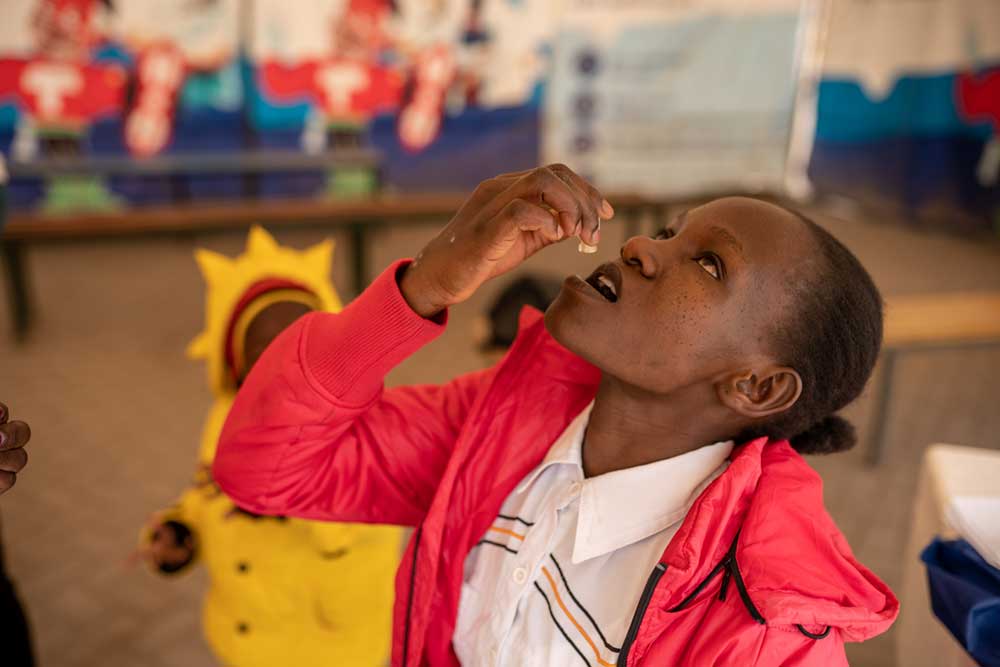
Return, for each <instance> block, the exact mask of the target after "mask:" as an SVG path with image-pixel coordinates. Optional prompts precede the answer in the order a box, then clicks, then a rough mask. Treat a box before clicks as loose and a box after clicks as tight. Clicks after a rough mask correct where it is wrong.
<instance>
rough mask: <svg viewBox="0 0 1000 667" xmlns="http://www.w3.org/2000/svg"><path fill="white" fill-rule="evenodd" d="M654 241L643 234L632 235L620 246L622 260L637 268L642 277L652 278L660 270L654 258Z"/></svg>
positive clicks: (627, 264)
mask: <svg viewBox="0 0 1000 667" xmlns="http://www.w3.org/2000/svg"><path fill="white" fill-rule="evenodd" d="M655 246H656V243H655V242H654V241H653V239H651V238H648V237H645V236H633V237H632V238H630V239H629V240H628V241H626V242H625V245H623V246H622V250H621V256H622V261H623V262H625V265H626V266H631V267H632V268H634V269H637V270H638V271H639V273H641V274H642V277H643V278H649V279H653V278H655V277H656V275H657V274H658V273H659V272H660V263H659V262H658V261H657V258H656V247H655Z"/></svg>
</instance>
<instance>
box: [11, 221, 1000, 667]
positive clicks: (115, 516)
mask: <svg viewBox="0 0 1000 667" xmlns="http://www.w3.org/2000/svg"><path fill="white" fill-rule="evenodd" d="M612 228H613V226H609V231H608V232H607V233H606V234H605V239H606V241H605V244H604V250H603V252H604V253H606V254H610V253H611V252H612V248H613V247H615V241H616V239H615V234H614V233H613V232H611V231H610V229H612ZM831 229H833V231H834V232H835V233H837V234H838V235H840V236H841V237H842V238H843V239H844V240H845V241H846V242H847V243H848V244H849V245H850V246H851V247H852V248H854V249H855V250H856V252H857V253H858V254H859V255H860V256H861V258H862V260H863V261H864V262H865V264H866V265H867V266H868V267H869V268H870V270H871V271H872V273H873V274H874V276H875V277H876V280H877V282H878V283H879V284H880V286H881V287H882V288H883V290H884V291H885V292H886V293H888V294H900V293H913V292H921V291H926V290H958V289H968V290H986V289H998V288H1000V244H996V243H992V244H991V243H986V242H982V241H980V242H971V241H963V240H958V239H953V238H944V237H940V236H935V235H930V234H925V233H915V232H908V231H905V230H903V229H902V228H900V227H897V226H892V225H883V224H872V223H867V224H862V223H846V222H835V223H831ZM431 233H433V227H426V226H422V227H416V228H415V227H406V228H404V227H397V228H395V229H393V230H391V231H390V230H386V231H383V232H380V233H379V234H378V235H377V238H376V250H375V257H374V258H373V259H374V264H375V266H379V267H381V266H384V265H385V264H387V263H388V262H389V261H390V260H391V259H392V258H394V257H397V256H400V255H404V254H412V253H413V252H414V251H415V250H416V249H418V248H419V247H420V245H421V243H422V242H423V241H424V240H425V239H426V238H427V237H428V236H429V235H430V234H431ZM321 235H322V234H321V233H320V232H317V231H303V230H299V231H286V232H282V233H279V235H278V236H279V238H280V240H281V241H283V242H286V243H291V244H294V245H298V246H303V245H305V244H307V243H310V242H312V241H314V240H317V239H318V238H319V237H320V236H321ZM241 242H242V239H241V237H240V236H239V235H236V234H219V235H209V236H205V237H202V238H198V239H194V240H192V239H190V238H184V239H147V240H129V241H114V242H102V243H87V244H84V243H73V244H53V245H46V246H40V247H36V248H33V249H32V250H31V253H30V258H29V259H30V261H29V265H30V268H31V273H32V276H33V278H34V283H35V284H34V287H35V294H36V298H37V307H38V309H39V320H38V322H37V326H36V329H35V331H34V335H33V336H32V338H31V339H30V341H29V342H28V343H27V344H25V345H23V346H20V347H19V346H15V345H14V344H13V342H12V341H11V339H10V337H9V335H7V334H6V332H7V331H8V330H9V322H8V321H7V320H6V313H5V312H4V313H2V314H0V400H4V401H6V402H8V403H9V404H10V405H11V406H12V408H13V410H14V412H15V414H17V415H19V416H22V417H24V418H27V419H29V420H30V422H31V424H32V428H33V430H34V434H35V435H34V439H33V442H32V444H31V463H30V468H29V470H28V471H27V472H26V473H25V474H24V475H22V478H21V479H20V481H19V483H18V486H17V488H16V489H15V490H14V491H13V492H11V493H10V494H8V495H6V496H4V497H3V498H2V500H0V511H2V515H3V521H4V531H5V537H6V543H7V549H8V552H9V559H10V569H11V570H12V572H13V573H14V575H15V576H16V578H17V580H18V582H19V585H20V588H21V591H22V593H23V596H24V598H25V599H26V602H27V604H28V606H29V608H30V614H31V617H32V620H33V622H34V626H35V633H36V644H37V647H38V652H39V654H40V658H41V660H40V664H41V665H42V667H84V666H86V667H126V666H128V667H139V666H142V667H157V666H167V665H169V666H181V665H183V666H186V667H203V666H204V667H208V666H209V665H212V664H213V661H212V660H211V658H210V656H209V654H208V652H207V650H206V648H205V645H204V643H203V641H202V639H201V636H200V630H199V625H198V607H199V595H200V592H201V591H202V590H203V587H204V585H205V580H204V576H203V574H201V573H197V574H195V575H194V576H188V577H185V578H183V579H181V580H178V581H169V582H168V581H164V580H160V579H157V578H155V577H154V576H152V575H150V574H148V573H146V572H144V571H141V570H129V569H126V568H125V567H124V565H123V561H124V559H125V556H126V555H127V554H128V552H129V551H130V549H131V548H132V547H133V545H134V542H135V535H136V530H137V528H138V527H139V525H140V524H141V523H142V522H143V520H144V518H145V517H146V516H147V514H148V513H149V512H151V511H152V510H155V509H157V508H159V507H161V506H163V505H164V504H166V503H169V502H170V501H171V499H172V498H173V497H174V496H175V495H176V494H177V493H178V492H179V491H180V489H181V488H182V487H183V485H184V484H185V481H186V480H187V478H188V476H189V474H190V472H191V465H192V461H193V456H194V453H195V448H196V444H197V438H198V431H199V427H200V423H201V419H202V417H203V414H204V411H205V409H206V408H207V407H208V401H209V396H208V393H207V390H206V389H205V386H204V379H203V373H202V369H201V368H200V367H198V366H197V365H194V364H192V363H189V362H187V361H186V360H185V359H184V357H183V354H182V352H183V349H184V346H185V344H186V342H187V341H188V340H189V339H190V338H191V337H192V336H193V335H194V334H195V333H196V332H197V331H198V330H199V324H200V320H201V308H202V288H201V282H200V278H199V276H198V274H197V272H196V271H195V267H194V264H193V262H192V260H191V250H192V248H193V247H194V246H195V245H204V246H208V247H211V248H214V249H217V250H220V251H223V252H227V253H234V252H236V251H237V250H238V248H239V246H240V244H241ZM344 243H346V241H344ZM343 249H345V248H342V249H341V250H343ZM338 255H339V253H338ZM594 263H595V261H594V260H593V259H592V258H583V257H580V256H578V255H577V254H576V253H575V252H574V251H573V249H572V248H565V249H564V248H559V249H557V250H554V251H551V252H550V253H549V254H548V255H547V256H545V257H544V258H542V259H541V260H536V261H534V262H533V263H532V265H531V266H530V267H528V268H529V269H533V270H535V271H540V272H549V273H553V274H559V275H562V274H565V273H568V272H571V271H576V270H583V269H585V268H586V267H587V266H592V265H593V264H594ZM345 269H346V266H345V265H344V263H343V262H340V263H339V264H338V265H337V267H336V270H335V277H336V279H337V280H338V282H339V283H340V284H346V280H345V278H346V275H345V274H346V270H345ZM495 289H496V287H495V286H491V287H490V288H489V289H486V290H484V292H483V294H480V295H477V297H476V298H475V299H474V300H473V302H471V303H468V304H465V305H464V306H462V307H460V308H457V309H455V312H454V313H453V320H452V325H451V328H450V330H449V331H448V332H447V334H446V335H445V336H444V337H443V339H441V340H439V341H437V342H435V343H434V344H433V345H431V346H429V347H428V348H426V349H424V350H423V351H421V352H420V353H419V354H418V355H416V356H415V357H413V358H412V359H410V360H408V361H407V362H406V363H404V364H403V365H402V366H401V367H400V368H399V369H398V370H397V371H396V372H395V373H394V374H393V376H392V378H391V382H393V383H401V382H414V381H424V382H434V381H441V380H445V379H446V378H448V377H450V376H451V375H453V374H455V373H457V372H459V371H463V370H466V369H469V368H472V367H474V366H477V365H478V364H480V363H481V361H480V359H479V357H478V356H477V354H476V352H475V348H474V346H473V344H472V342H471V331H472V328H473V326H472V319H473V318H474V316H475V314H476V313H478V312H479V311H480V310H482V308H483V306H484V304H485V303H487V301H488V299H489V296H490V293H491V292H492V291H494V290H495ZM345 296H349V295H345ZM997 377H1000V349H997V348H993V349H977V350H964V351H948V352H926V353H920V354H913V355H911V356H909V357H906V358H904V359H903V360H902V361H901V363H900V364H899V366H898V368H897V377H896V380H895V394H894V398H893V402H892V410H891V414H890V424H889V429H888V433H887V436H888V439H889V449H888V456H887V462H886V463H885V464H884V465H882V466H881V467H879V468H875V469H872V468H867V467H865V465H864V464H863V462H862V460H861V454H862V452H861V451H860V450H857V451H855V452H851V453H849V454H845V455H841V456H840V457H834V458H830V459H822V460H816V461H815V462H814V463H815V465H816V466H817V467H818V468H819V469H820V470H821V472H822V473H823V475H824V477H825V479H826V482H827V486H826V497H827V502H828V504H829V507H830V510H831V512H832V513H833V515H834V516H835V518H836V519H837V520H838V521H839V522H840V524H841V526H842V527H843V529H844V530H845V532H846V533H847V535H848V538H849V540H850V542H851V543H852V545H853V546H854V548H855V550H856V552H857V554H858V555H859V557H860V558H861V559H862V560H863V561H864V562H865V563H867V564H868V565H869V566H870V567H871V568H872V569H873V570H875V571H876V572H877V573H878V574H880V575H881V576H882V577H884V578H885V579H886V580H887V581H888V582H889V583H890V584H897V583H898V582H899V581H900V571H901V567H900V566H901V563H902V562H903V559H904V558H913V557H914V555H913V554H904V553H903V552H902V551H903V544H904V542H905V534H906V527H907V525H908V520H909V519H908V514H909V510H910V500H911V498H912V495H913V491H914V484H915V473H916V469H917V465H918V461H919V458H920V455H921V451H922V449H923V448H924V447H925V446H926V445H927V444H928V443H930V442H935V441H950V442H959V443H965V444H969V445H978V446H984V447H994V448H998V447H1000V438H998V437H997V433H998V432H1000V411H998V410H997V409H996V406H997V402H996V390H995V382H996V378H997ZM869 406H870V398H869V397H867V396H866V397H864V398H862V400H860V401H859V402H858V404H857V405H856V406H854V407H853V408H851V410H850V414H851V415H853V416H854V417H855V418H856V420H857V422H858V424H859V426H861V427H862V429H864V427H865V425H866V423H867V415H868V413H869ZM864 446H866V445H865V444H863V445H862V447H864ZM893 653H894V651H893V648H892V639H891V633H890V634H889V635H887V636H885V637H883V638H880V639H878V640H876V641H873V642H870V643H868V644H865V645H862V646H858V647H852V648H851V657H852V663H853V664H855V665H860V666H862V667H888V666H890V665H892V664H893Z"/></svg>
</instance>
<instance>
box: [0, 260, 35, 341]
mask: <svg viewBox="0 0 1000 667" xmlns="http://www.w3.org/2000/svg"><path fill="white" fill-rule="evenodd" d="M0 246H2V249H3V259H4V266H5V267H6V272H7V299H8V302H9V303H10V314H11V319H12V320H13V322H14V338H15V340H17V341H19V342H20V341H23V340H24V338H25V337H26V336H27V334H28V327H29V326H30V324H31V307H30V303H29V298H28V277H27V275H26V268H25V266H24V244H23V243H22V242H21V241H9V240H7V241H0Z"/></svg>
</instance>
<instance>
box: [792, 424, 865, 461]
mask: <svg viewBox="0 0 1000 667" xmlns="http://www.w3.org/2000/svg"><path fill="white" fill-rule="evenodd" d="M790 440H791V443H792V447H793V448H794V449H795V451H797V452H798V453H799V454H834V453H836V452H843V451H847V450H848V449H850V448H851V447H853V446H854V445H855V444H857V442H858V437H857V433H856V432H855V430H854V426H853V425H852V424H851V423H850V422H849V421H847V420H846V419H844V418H842V417H838V416H837V415H830V416H829V417H825V418H823V419H821V420H819V421H818V422H816V423H815V424H813V425H812V426H810V427H809V428H808V429H806V430H805V431H803V432H802V433H799V434H798V435H796V436H794V437H792V438H791V439H790Z"/></svg>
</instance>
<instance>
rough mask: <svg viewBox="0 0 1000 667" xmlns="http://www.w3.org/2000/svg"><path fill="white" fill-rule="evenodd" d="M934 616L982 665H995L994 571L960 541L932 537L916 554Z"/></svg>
mask: <svg viewBox="0 0 1000 667" xmlns="http://www.w3.org/2000/svg"><path fill="white" fill-rule="evenodd" d="M920 559H921V560H922V561H923V562H924V564H925V565H926V566H927V584H928V586H929V588H930V595H931V608H932V609H933V610H934V615H935V616H937V617H938V619H940V621H941V622H942V623H944V625H945V626H946V627H947V628H948V630H949V631H951V634H952V635H954V637H955V639H957V640H958V641H959V643H961V644H962V646H964V647H965V650H966V651H968V652H969V655H971V656H972V657H973V658H974V659H975V660H976V661H977V662H978V663H979V664H980V665H982V666H983V667H1000V570H998V569H997V568H995V567H993V566H992V565H990V564H989V563H987V562H986V561H985V560H983V558H982V556H980V555H979V554H978V553H977V552H976V550H975V549H973V548H972V546H971V545H970V544H969V543H968V542H966V541H965V540H953V541H945V540H941V539H938V538H935V539H934V541H933V542H931V543H930V544H929V545H928V546H927V548H925V549H924V550H923V552H922V553H921V554H920Z"/></svg>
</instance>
